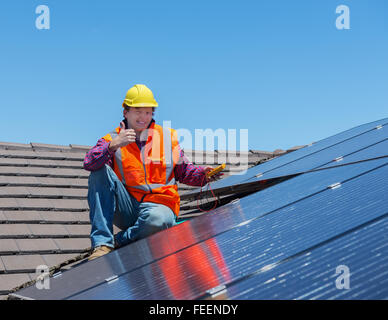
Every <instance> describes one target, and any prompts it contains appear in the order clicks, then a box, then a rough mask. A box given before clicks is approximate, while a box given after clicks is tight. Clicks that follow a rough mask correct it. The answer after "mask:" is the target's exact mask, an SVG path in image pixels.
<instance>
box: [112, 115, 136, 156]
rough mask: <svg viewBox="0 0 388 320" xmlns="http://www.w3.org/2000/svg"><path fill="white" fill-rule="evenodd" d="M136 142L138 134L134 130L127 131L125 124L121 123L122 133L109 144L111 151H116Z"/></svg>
mask: <svg viewBox="0 0 388 320" xmlns="http://www.w3.org/2000/svg"><path fill="white" fill-rule="evenodd" d="M135 141H136V132H135V130H133V129H125V125H124V122H123V121H121V122H120V133H119V134H118V136H117V137H116V138H114V139H113V140H112V141H111V142H110V144H109V150H110V151H116V150H117V149H118V148H121V147H124V146H126V145H128V144H130V143H132V142H135Z"/></svg>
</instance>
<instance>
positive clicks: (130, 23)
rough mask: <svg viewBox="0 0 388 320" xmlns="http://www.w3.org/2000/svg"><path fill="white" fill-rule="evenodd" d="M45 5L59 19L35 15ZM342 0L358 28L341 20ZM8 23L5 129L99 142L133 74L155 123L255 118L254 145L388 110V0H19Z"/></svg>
mask: <svg viewBox="0 0 388 320" xmlns="http://www.w3.org/2000/svg"><path fill="white" fill-rule="evenodd" d="M40 4H44V5H47V6H48V7H49V9H50V29H49V30H38V29H37V28H36V27H35V20H36V18H37V17H38V16H39V15H38V14H36V13H35V9H36V7H37V6H38V5H40ZM341 4H344V5H347V6H348V7H349V9H350V30H338V29H337V28H336V26H335V21H336V19H337V17H338V16H339V14H336V12H335V9H336V7H337V6H339V5H341ZM0 28H1V29H0V30H1V31H0V40H1V41H0V44H1V50H0V56H1V59H0V70H1V71H0V88H1V90H0V92H1V96H0V98H1V99H0V105H1V117H0V127H1V131H0V132H1V134H0V141H5V142H19V143H30V142H40V143H49V144H60V145H68V144H79V145H94V144H95V143H96V141H97V140H98V139H99V138H100V137H102V136H104V135H105V134H106V133H108V132H109V131H111V130H112V129H113V128H115V127H116V126H118V125H119V122H120V120H121V118H122V107H121V103H122V100H123V98H124V95H125V93H126V91H127V90H128V89H129V88H130V87H131V86H132V85H134V84H136V83H143V84H146V85H147V86H149V87H150V88H151V89H152V90H153V92H154V95H155V98H156V100H157V101H158V103H159V106H160V107H159V108H158V109H157V112H156V115H155V119H156V121H157V122H159V123H162V121H163V120H169V121H171V125H172V127H173V128H175V129H180V128H186V129H188V130H190V131H191V132H192V134H193V136H194V133H195V131H194V130H195V129H207V128H209V129H212V130H214V131H215V130H216V129H219V128H221V129H224V130H225V131H227V130H228V129H235V130H237V140H238V139H239V132H240V131H239V130H240V129H248V139H249V141H248V145H249V148H250V149H259V150H268V151H272V150H274V149H278V148H281V149H287V148H290V147H292V146H295V145H302V144H308V143H310V142H313V141H317V140H320V139H323V138H325V137H328V136H330V135H333V134H335V133H338V132H340V131H343V130H346V129H349V128H351V127H353V126H356V125H359V124H363V123H366V122H370V121H374V120H378V119H380V118H385V117H387V116H388V104H387V101H388V82H387V81H388V77H387V75H388V1H386V0H351V1H350V0H348V1H346V0H295V1H289V0H282V1H273V0H271V1H269V0H267V1H260V0H250V1H248V0H240V1H227V0H223V1H211V0H206V1H205V0H195V1H194V0H193V1H182V0H179V1H169V0H163V1H160V0H155V1H144V0H142V1H129V0H116V1H91V0H88V1H87V0H82V1H74V0H66V1H65V0H61V1H60V0H46V1H43V0H42V1H30V0H15V1H3V2H2V4H1V11H0ZM193 144H194V142H193ZM237 146H239V144H237ZM215 148H216V149H218V147H217V144H216V145H215Z"/></svg>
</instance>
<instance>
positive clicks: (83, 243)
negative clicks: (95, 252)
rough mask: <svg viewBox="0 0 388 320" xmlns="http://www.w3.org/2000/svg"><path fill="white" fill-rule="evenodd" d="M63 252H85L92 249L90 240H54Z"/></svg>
mask: <svg viewBox="0 0 388 320" xmlns="http://www.w3.org/2000/svg"><path fill="white" fill-rule="evenodd" d="M54 241H55V243H56V244H57V246H58V247H59V248H60V249H61V250H62V251H85V250H86V249H87V250H89V249H90V247H91V242H90V239H89V238H81V239H80V238H72V239H54Z"/></svg>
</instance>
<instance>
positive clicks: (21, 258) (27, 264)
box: [1, 254, 46, 272]
mask: <svg viewBox="0 0 388 320" xmlns="http://www.w3.org/2000/svg"><path fill="white" fill-rule="evenodd" d="M1 259H2V260H3V263H4V266H5V270H6V271H7V272H35V270H36V268H37V267H38V266H40V265H44V264H46V263H45V261H44V260H43V259H42V257H41V256H40V255H27V254H23V255H12V256H2V257H1Z"/></svg>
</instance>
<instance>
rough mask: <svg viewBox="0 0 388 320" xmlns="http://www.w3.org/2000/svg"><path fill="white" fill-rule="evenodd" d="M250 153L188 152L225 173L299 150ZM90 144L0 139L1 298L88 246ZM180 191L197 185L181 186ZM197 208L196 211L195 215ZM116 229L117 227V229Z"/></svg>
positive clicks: (186, 206)
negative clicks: (87, 159)
mask: <svg viewBox="0 0 388 320" xmlns="http://www.w3.org/2000/svg"><path fill="white" fill-rule="evenodd" d="M298 148H300V147H295V148H292V149H289V150H287V151H283V150H280V151H279V150H276V152H267V151H260V150H250V151H249V152H247V153H246V154H239V153H237V154H235V153H234V152H229V153H227V152H225V151H216V152H214V153H210V152H198V151H191V150H185V154H186V156H187V157H188V158H189V159H190V160H191V161H193V162H194V163H196V164H199V165H211V166H214V165H215V164H221V163H223V162H226V163H227V167H226V170H225V177H227V176H228V175H230V174H231V173H233V171H236V170H238V169H239V164H240V163H239V162H240V161H239V159H240V156H243V155H245V156H247V157H248V164H249V166H250V167H251V166H253V165H255V164H257V163H260V162H262V161H266V160H268V159H270V158H273V157H274V156H277V155H281V154H283V153H286V152H290V151H293V150H296V149H298ZM89 149H90V146H80V145H69V146H58V145H47V144H41V143H31V144H20V143H8V142H0V296H1V297H3V298H5V297H6V295H7V294H8V293H9V292H11V291H12V289H14V288H17V287H19V286H21V285H22V284H25V283H28V282H31V281H33V280H35V278H36V275H35V272H36V267H37V266H39V265H46V266H48V267H49V268H51V269H52V270H54V269H55V270H58V269H59V268H64V269H66V268H68V267H69V266H71V264H69V265H68V266H66V264H67V262H69V263H70V262H71V263H74V262H77V260H79V259H82V258H85V257H86V256H87V254H88V251H89V250H90V240H89V233H90V223H89V207H88V203H87V198H86V197H87V188H88V179H87V178H88V176H89V173H88V172H87V171H85V170H84V169H83V168H82V163H83V159H84V156H85V153H86V152H87V151H88V150H89ZM178 188H179V191H183V192H184V191H186V190H188V189H191V188H193V187H190V186H185V185H182V184H179V185H178ZM181 207H182V210H181V216H182V217H185V214H186V216H187V217H189V215H188V213H191V215H192V216H193V215H195V214H199V213H200V212H199V211H196V210H195V207H196V203H193V202H186V203H185V202H182V206H181ZM193 212H194V214H193ZM114 231H115V232H117V231H118V229H117V228H116V227H115V230H114Z"/></svg>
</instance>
